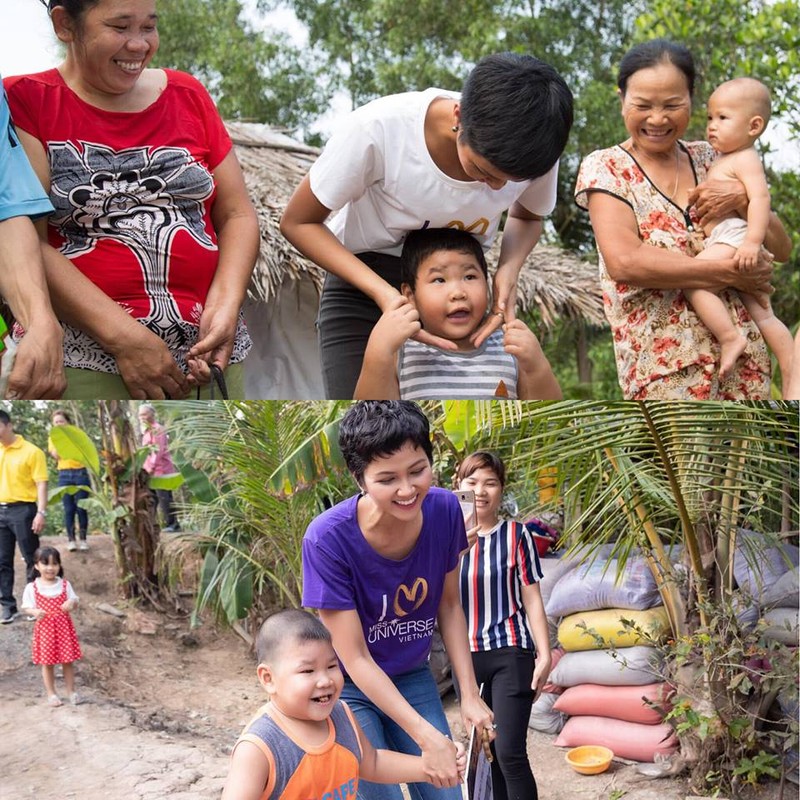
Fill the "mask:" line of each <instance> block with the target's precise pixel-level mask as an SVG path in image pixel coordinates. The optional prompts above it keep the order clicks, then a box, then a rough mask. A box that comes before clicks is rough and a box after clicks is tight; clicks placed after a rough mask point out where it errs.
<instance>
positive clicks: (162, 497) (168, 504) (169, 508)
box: [156, 489, 178, 528]
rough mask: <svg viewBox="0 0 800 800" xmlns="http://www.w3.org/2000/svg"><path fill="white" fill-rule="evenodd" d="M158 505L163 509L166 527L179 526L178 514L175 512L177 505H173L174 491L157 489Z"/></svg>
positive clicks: (162, 516) (162, 514)
mask: <svg viewBox="0 0 800 800" xmlns="http://www.w3.org/2000/svg"><path fill="white" fill-rule="evenodd" d="M156 498H157V499H158V507H159V508H160V509H161V518H162V519H163V520H164V527H165V528H169V527H177V526H178V515H177V514H176V513H175V506H174V505H172V491H171V490H170V489H156Z"/></svg>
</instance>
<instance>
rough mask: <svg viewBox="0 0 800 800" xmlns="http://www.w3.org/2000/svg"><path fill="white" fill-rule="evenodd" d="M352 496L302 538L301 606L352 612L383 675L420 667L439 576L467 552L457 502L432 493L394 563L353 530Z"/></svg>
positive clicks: (441, 582) (434, 490) (435, 608)
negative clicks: (411, 541)
mask: <svg viewBox="0 0 800 800" xmlns="http://www.w3.org/2000/svg"><path fill="white" fill-rule="evenodd" d="M357 505H358V495H356V496H354V497H350V498H348V499H347V500H343V501H342V502H341V503H339V504H338V505H335V506H334V507H333V508H330V509H328V510H327V511H325V512H323V513H322V514H320V515H319V516H318V517H316V518H315V519H314V520H313V521H312V522H311V524H310V525H309V526H308V530H307V531H306V535H305V536H304V537H303V605H304V606H306V607H307V608H329V609H333V610H337V611H343V610H347V609H355V610H356V611H357V612H358V616H359V618H360V619H361V629H362V630H363V632H364V639H365V641H366V642H367V647H368V648H369V652H370V654H371V655H372V657H373V658H374V659H375V661H376V663H377V664H378V665H379V666H380V668H381V669H382V670H383V671H384V672H385V673H386V674H387V675H398V674H400V673H402V672H408V670H411V669H414V668H416V667H418V666H420V665H421V664H423V663H425V661H426V660H427V658H428V655H429V653H430V649H431V637H432V635H433V626H434V622H435V621H436V614H437V612H438V610H439V602H440V601H441V599H442V589H443V586H444V579H445V575H447V573H448V572H450V571H451V570H453V569H455V568H456V567H457V566H458V559H459V555H460V553H461V552H462V551H463V550H465V549H466V547H467V536H466V533H465V531H464V518H463V517H462V515H461V508H460V506H459V504H458V500H457V499H456V497H455V495H454V494H453V493H452V492H449V491H447V490H446V489H439V488H436V487H433V488H431V490H430V491H429V492H428V494H427V496H426V497H425V499H424V500H423V501H422V530H421V531H420V534H419V539H418V540H417V543H416V545H415V546H414V549H413V550H412V551H411V552H410V553H409V554H408V555H407V556H406V557H405V558H402V559H400V560H394V559H391V558H386V557H384V556H382V555H379V554H378V553H376V552H375V550H373V549H372V547H371V546H370V544H369V543H368V542H367V540H366V539H365V538H364V534H363V533H362V532H361V529H360V528H359V526H358V518H357V515H356V506H357Z"/></svg>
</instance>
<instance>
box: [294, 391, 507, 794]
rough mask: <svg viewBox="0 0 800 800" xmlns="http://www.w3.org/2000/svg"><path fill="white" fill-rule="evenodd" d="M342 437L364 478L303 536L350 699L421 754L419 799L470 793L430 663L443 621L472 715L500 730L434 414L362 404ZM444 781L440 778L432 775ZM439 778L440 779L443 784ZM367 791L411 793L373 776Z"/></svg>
mask: <svg viewBox="0 0 800 800" xmlns="http://www.w3.org/2000/svg"><path fill="white" fill-rule="evenodd" d="M339 446H340V448H341V450H342V454H343V455H344V458H345V462H346V463H347V467H348V469H349V470H350V472H351V473H352V475H353V477H354V478H355V480H356V482H357V483H358V485H359V487H360V488H361V492H360V494H358V495H356V496H355V497H351V498H349V499H347V500H344V501H343V502H341V503H339V504H338V505H336V506H334V507H333V508H331V509H328V510H327V511H325V512H323V513H322V514H320V515H319V516H318V517H316V518H315V519H314V520H313V521H312V522H311V524H310V525H309V527H308V530H307V531H306V535H305V537H304V539H303V605H304V606H306V607H308V608H316V609H319V614H320V618H321V619H322V621H323V622H324V623H325V625H326V627H327V628H328V629H329V630H330V632H331V635H332V636H333V645H334V647H335V649H336V652H337V654H338V656H339V658H340V660H341V662H342V665H343V667H344V672H345V687H344V690H343V691H342V699H343V700H345V701H346V702H347V704H348V705H349V706H350V708H351V709H352V710H353V712H354V713H355V715H356V717H357V719H358V721H359V723H360V724H361V726H362V728H363V729H364V731H365V732H366V734H367V736H368V737H369V739H370V741H371V742H372V744H373V745H374V746H375V747H380V748H387V747H388V748H391V749H394V750H399V751H401V752H407V753H415V754H418V753H421V754H422V757H423V760H424V763H425V770H426V773H427V774H428V776H429V780H430V781H431V783H430V784H426V783H420V784H413V785H412V786H409V791H410V793H411V797H412V798H413V799H414V800H461V788H460V785H459V777H458V771H457V769H456V750H455V745H454V744H453V743H452V741H450V740H449V733H450V731H449V728H448V725H447V718H446V717H445V714H444V709H443V708H442V703H441V700H440V698H439V692H438V690H437V687H436V682H435V680H434V678H433V675H432V674H431V671H430V669H429V667H428V656H429V654H430V647H431V637H432V635H433V628H434V623H436V622H438V624H439V630H440V632H441V634H442V638H443V640H444V644H445V647H446V648H447V653H448V655H449V657H450V661H451V663H452V666H453V672H454V673H455V677H456V680H457V681H458V684H459V686H460V689H461V714H462V717H463V719H464V724H465V725H466V726H467V729H470V728H471V727H472V726H473V725H475V726H476V727H477V728H478V729H479V730H482V729H484V728H487V729H489V731H490V733H489V735H490V738H493V736H494V727H493V724H492V713H491V711H490V710H489V708H488V707H487V706H486V704H485V703H484V702H483V701H482V700H481V699H480V696H479V694H478V687H477V684H476V682H475V673H474V672H473V669H472V660H471V657H470V653H469V646H468V641H467V628H466V622H465V619H464V612H463V610H462V608H461V602H460V599H459V590H458V565H459V557H460V554H461V552H462V551H463V550H465V549H466V547H467V540H466V534H465V531H464V520H463V517H462V515H461V510H460V507H459V504H458V501H457V500H456V498H455V496H454V495H453V494H452V493H451V492H448V491H446V490H444V489H438V488H432V487H431V483H432V481H433V472H432V467H431V461H432V455H433V452H432V447H431V440H430V430H429V425H428V420H427V418H426V417H425V415H424V414H423V413H422V411H421V410H420V408H419V406H417V405H416V404H415V403H411V402H409V401H402V400H398V401H365V402H360V403H356V404H355V405H354V406H353V407H352V408H351V409H350V410H349V411H348V412H347V414H345V416H344V418H343V419H342V422H341V425H340V432H339ZM431 784H433V785H431ZM436 787H439V788H436ZM359 797H363V798H365V800H400V798H401V797H402V794H401V793H400V789H399V787H397V786H386V785H380V784H374V783H369V782H367V781H362V782H361V784H360V785H359Z"/></svg>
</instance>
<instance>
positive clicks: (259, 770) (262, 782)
mask: <svg viewBox="0 0 800 800" xmlns="http://www.w3.org/2000/svg"><path fill="white" fill-rule="evenodd" d="M268 779H269V762H268V761H267V759H266V758H265V757H264V754H263V753H262V752H261V751H260V750H259V749H258V747H257V746H256V745H255V744H253V743H252V742H248V741H247V740H245V741H242V742H239V743H238V744H237V745H236V747H235V748H234V750H233V754H232V755H231V766H230V769H229V770H228V780H226V781H225V788H224V789H223V790H222V800H259V798H260V797H261V795H262V794H264V788H265V787H266V785H267V780H268Z"/></svg>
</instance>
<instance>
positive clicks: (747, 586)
mask: <svg viewBox="0 0 800 800" xmlns="http://www.w3.org/2000/svg"><path fill="white" fill-rule="evenodd" d="M799 555H800V551H799V550H798V547H797V546H796V545H792V544H780V545H776V544H772V543H770V542H769V541H768V540H767V539H766V538H765V537H764V536H763V535H761V534H759V533H754V532H753V531H749V530H746V529H744V528H740V529H739V531H738V533H737V536H736V553H735V556H734V561H733V575H734V577H735V578H736V584H737V586H738V587H739V589H740V590H741V592H742V593H743V596H744V598H746V599H748V600H751V601H752V603H751V604H749V605H748V607H747V608H745V609H744V610H743V611H742V612H741V613H740V614H739V618H740V620H741V621H742V622H745V623H747V622H755V620H756V619H758V618H759V617H762V618H763V619H764V620H766V622H767V623H768V625H769V628H768V630H767V633H766V635H767V636H768V637H769V638H772V639H775V640H776V641H779V642H782V643H783V644H787V645H796V644H797V637H798V629H800V600H798V569H797V567H798V557H799Z"/></svg>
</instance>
